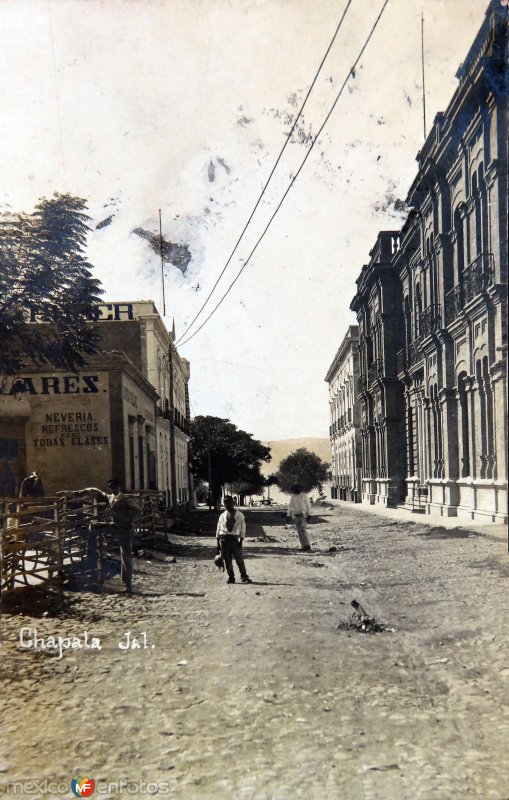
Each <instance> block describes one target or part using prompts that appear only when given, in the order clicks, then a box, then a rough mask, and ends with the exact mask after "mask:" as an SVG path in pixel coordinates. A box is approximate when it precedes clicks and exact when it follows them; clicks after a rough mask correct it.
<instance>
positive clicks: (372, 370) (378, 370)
mask: <svg viewBox="0 0 509 800" xmlns="http://www.w3.org/2000/svg"><path fill="white" fill-rule="evenodd" d="M383 376H384V365H383V361H382V360H381V359H379V358H376V359H375V360H374V361H373V363H372V364H371V366H370V367H369V369H368V386H373V384H374V382H375V381H376V380H378V379H379V378H383Z"/></svg>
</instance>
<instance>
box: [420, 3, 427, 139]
mask: <svg viewBox="0 0 509 800" xmlns="http://www.w3.org/2000/svg"><path fill="white" fill-rule="evenodd" d="M421 68H422V121H423V126H424V140H425V141H426V84H425V81H424V11H423V10H422V9H421Z"/></svg>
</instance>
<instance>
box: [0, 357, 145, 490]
mask: <svg viewBox="0 0 509 800" xmlns="http://www.w3.org/2000/svg"><path fill="white" fill-rule="evenodd" d="M156 401H157V393H156V391H155V390H154V388H153V387H152V386H151V385H150V383H149V382H148V381H147V380H146V379H145V378H144V377H143V376H142V375H141V374H140V373H139V371H138V370H136V369H135V368H134V367H133V365H132V363H131V362H130V361H129V359H128V358H126V356H124V355H123V354H122V353H116V354H108V355H107V356H105V357H103V356H102V355H101V356H94V357H93V358H91V359H90V360H89V364H88V366H87V368H86V369H83V370H80V371H78V372H76V373H69V372H66V371H64V370H53V369H48V368H47V367H46V368H33V369H28V368H27V369H26V370H24V371H23V373H21V374H20V375H18V376H16V378H15V379H13V378H7V379H6V380H5V381H4V382H3V391H2V394H1V395H0V496H16V495H17V494H18V493H19V489H20V485H21V481H22V480H23V478H24V477H26V475H27V474H29V473H30V472H32V471H33V470H35V471H36V472H38V474H39V475H40V477H41V479H42V482H43V485H44V488H45V491H46V494H47V495H53V494H55V492H57V491H60V490H61V489H66V488H68V489H73V488H82V487H85V486H99V487H105V486H106V482H107V481H108V480H109V478H111V477H112V476H115V477H117V478H118V479H119V480H120V481H122V483H123V484H124V485H125V486H126V487H127V488H135V489H139V488H143V487H144V485H146V481H145V479H144V476H145V475H146V476H147V481H150V479H151V475H152V476H153V474H154V465H155V458H156V437H155V419H156ZM135 431H136V434H135Z"/></svg>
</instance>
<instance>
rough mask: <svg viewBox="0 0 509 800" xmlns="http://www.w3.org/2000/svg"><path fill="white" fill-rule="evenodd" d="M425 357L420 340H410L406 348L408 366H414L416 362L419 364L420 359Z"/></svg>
mask: <svg viewBox="0 0 509 800" xmlns="http://www.w3.org/2000/svg"><path fill="white" fill-rule="evenodd" d="M423 359H424V355H423V352H422V349H421V343H420V341H419V340H417V341H415V342H410V344H409V345H408V347H407V350H406V362H407V366H408V367H413V366H415V364H418V363H419V361H422V360H423Z"/></svg>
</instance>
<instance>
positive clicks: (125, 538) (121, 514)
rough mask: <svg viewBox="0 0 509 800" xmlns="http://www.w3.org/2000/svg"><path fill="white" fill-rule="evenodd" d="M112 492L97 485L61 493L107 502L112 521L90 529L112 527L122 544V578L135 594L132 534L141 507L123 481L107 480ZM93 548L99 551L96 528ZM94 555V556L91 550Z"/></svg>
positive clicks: (98, 524)
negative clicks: (122, 486) (125, 488)
mask: <svg viewBox="0 0 509 800" xmlns="http://www.w3.org/2000/svg"><path fill="white" fill-rule="evenodd" d="M108 488H109V489H110V493H109V494H108V493H106V492H103V491H101V489H96V488H94V487H92V488H89V489H76V490H75V491H65V492H58V495H60V496H63V497H91V498H94V497H95V498H96V499H97V500H99V501H100V502H103V503H108V505H109V508H110V514H111V519H112V522H111V523H107V522H105V523H100V522H99V523H92V524H91V528H98V527H101V528H102V529H103V530H104V529H110V530H112V531H113V532H114V533H115V535H116V537H117V540H118V543H119V545H120V577H121V579H122V581H123V583H124V584H125V590H126V594H132V590H133V589H132V576H133V537H134V533H135V521H136V520H137V519H138V517H139V516H140V514H141V509H140V507H139V505H138V504H137V503H135V502H134V500H132V499H131V498H130V497H127V496H126V495H125V494H124V493H123V492H122V488H121V485H120V481H118V480H116V479H115V478H112V480H110V481H108ZM90 538H91V544H92V550H94V552H95V557H96V560H97V558H98V553H97V542H96V539H97V530H91V531H90ZM94 542H95V544H94ZM91 555H94V553H92V554H91Z"/></svg>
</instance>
